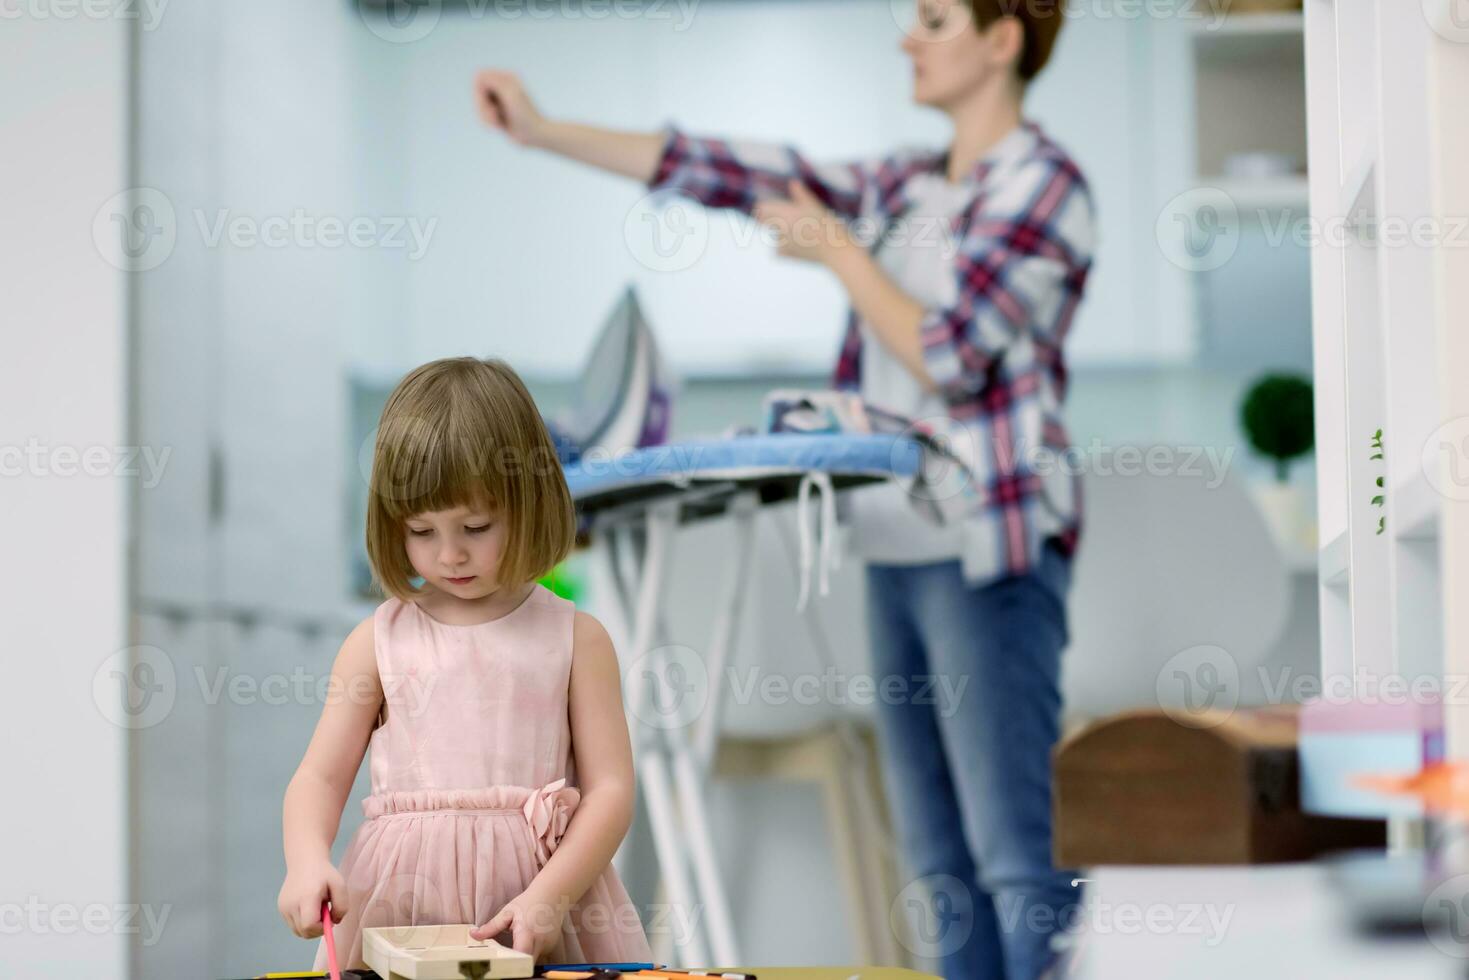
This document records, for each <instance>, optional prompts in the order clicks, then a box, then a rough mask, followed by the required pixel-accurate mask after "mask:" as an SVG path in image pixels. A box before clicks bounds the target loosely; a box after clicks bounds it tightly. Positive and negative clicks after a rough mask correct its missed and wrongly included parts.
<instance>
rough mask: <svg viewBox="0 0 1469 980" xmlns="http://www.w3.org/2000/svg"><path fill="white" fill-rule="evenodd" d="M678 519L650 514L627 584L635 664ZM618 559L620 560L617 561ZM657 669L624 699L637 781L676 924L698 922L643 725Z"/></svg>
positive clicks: (695, 942)
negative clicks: (633, 579) (639, 554)
mask: <svg viewBox="0 0 1469 980" xmlns="http://www.w3.org/2000/svg"><path fill="white" fill-rule="evenodd" d="M676 516H677V515H676V513H672V514H648V515H647V530H646V537H645V540H644V542H643V555H642V558H643V560H642V562H641V567H640V568H639V569H638V570H637V572H636V574H637V579H638V580H637V581H636V582H635V583H629V584H631V585H633V586H634V587H633V588H630V589H628V590H627V594H626V595H625V596H624V599H625V600H631V603H629V604H630V605H631V604H632V603H635V606H634V607H633V608H629V609H627V613H628V615H627V620H628V622H629V623H630V624H631V626H632V640H631V643H630V646H629V649H628V653H629V654H630V655H631V656H633V658H634V659H636V658H637V657H640V656H642V655H643V654H644V653H646V652H649V651H651V650H653V648H654V646H655V642H656V636H655V631H656V625H657V622H656V620H657V611H658V600H659V599H660V598H661V592H662V587H663V574H664V571H665V569H666V566H667V558H668V551H669V545H670V543H671V536H672V530H673V528H672V523H673V520H675V519H676ZM611 533H612V535H613V538H612V542H611V543H612V544H613V545H614V547H617V548H618V549H619V550H620V549H621V548H622V547H623V546H625V545H626V544H630V543H631V542H630V541H629V540H628V539H629V538H630V537H631V536H632V533H633V529H632V528H629V527H626V526H622V527H618V528H615V529H612V531H611ZM615 560H616V556H614V561H615ZM659 666H660V664H658V663H656V662H651V661H650V662H649V664H648V668H649V669H648V670H647V671H646V673H644V672H642V671H640V672H639V674H641V675H643V676H635V677H630V678H629V683H628V685H627V688H628V689H627V691H626V692H625V694H624V696H625V697H626V699H627V702H628V712H629V715H630V716H631V717H630V719H629V727H630V728H631V730H632V743H633V751H634V756H635V765H636V767H637V773H638V780H639V782H640V783H641V784H642V787H643V800H644V804H645V805H646V807H647V810H648V819H649V822H650V823H651V824H652V830H653V846H654V849H655V850H656V852H657V855H658V868H659V873H660V875H661V877H662V880H663V883H664V884H665V885H666V887H667V890H668V897H669V899H670V901H671V903H672V905H673V907H674V910H675V911H676V912H677V913H678V918H676V919H675V920H674V921H675V922H689V921H692V922H697V921H698V919H697V918H695V913H696V912H697V911H698V910H697V906H696V904H695V900H694V893H693V889H692V888H691V887H690V884H689V880H688V875H687V868H686V863H685V855H684V852H683V851H684V849H683V834H682V833H681V832H680V828H679V820H678V813H677V801H676V798H675V794H674V789H673V785H672V778H671V775H670V773H669V765H668V762H669V760H668V754H667V745H666V743H665V742H664V740H663V739H662V738H660V737H659V735H660V734H661V733H659V732H658V731H656V730H652V729H650V728H649V727H648V726H647V725H645V724H644V723H643V722H642V721H641V720H639V719H640V718H641V717H642V711H643V709H644V705H645V704H646V699H647V697H648V695H649V694H650V693H651V692H649V691H648V690H647V683H646V682H645V680H644V677H646V676H651V677H652V678H653V679H654V682H655V683H656V682H657V680H658V679H659V678H661V677H662V674H661V672H660V671H659V669H658V668H659ZM679 938H681V939H682V940H683V941H682V942H681V943H680V945H679V946H678V947H677V950H676V951H677V954H678V957H679V959H680V962H681V963H683V964H684V965H696V964H701V963H705V962H707V953H706V951H705V944H704V938H703V936H702V935H701V934H700V932H699V931H698V930H697V929H692V930H690V931H689V933H688V934H687V935H685V936H681V937H679Z"/></svg>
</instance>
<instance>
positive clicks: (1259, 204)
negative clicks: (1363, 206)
mask: <svg viewBox="0 0 1469 980" xmlns="http://www.w3.org/2000/svg"><path fill="white" fill-rule="evenodd" d="M1303 23H1304V21H1303V19H1302V17H1301V15H1300V14H1290V13H1282V14H1235V15H1232V16H1229V17H1227V18H1225V19H1224V20H1223V21H1222V22H1220V23H1218V24H1212V23H1211V22H1209V21H1203V22H1200V23H1199V24H1198V25H1196V26H1195V27H1194V29H1193V30H1192V32H1191V35H1192V36H1191V37H1190V43H1191V48H1192V51H1191V61H1192V65H1193V91H1194V120H1195V122H1194V126H1195V131H1194V173H1195V174H1196V177H1195V180H1196V183H1197V184H1198V185H1199V186H1201V187H1217V188H1219V189H1221V190H1224V191H1225V192H1226V193H1228V194H1229V195H1230V197H1232V198H1234V201H1235V204H1236V206H1237V207H1239V208H1240V210H1241V212H1242V213H1243V212H1249V211H1254V210H1257V209H1264V210H1272V209H1279V208H1290V209H1293V210H1298V211H1304V209H1305V207H1306V184H1305V177H1304V176H1303V175H1302V174H1301V173H1300V172H1299V171H1300V170H1301V169H1303V168H1304V167H1305V164H1306V104H1305V94H1304V93H1305V60H1304V55H1303V47H1304V45H1303V41H1302V25H1303ZM1245 152H1268V153H1278V154H1283V155H1285V156H1287V157H1290V158H1291V159H1292V160H1293V161H1294V163H1295V172H1292V173H1284V174H1279V175H1272V176H1266V177H1257V178H1241V177H1232V176H1228V175H1227V174H1226V172H1225V160H1226V159H1227V158H1228V157H1229V156H1230V155H1232V154H1235V153H1245Z"/></svg>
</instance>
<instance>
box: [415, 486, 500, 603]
mask: <svg viewBox="0 0 1469 980" xmlns="http://www.w3.org/2000/svg"><path fill="white" fill-rule="evenodd" d="M403 525H404V527H403V547H404V548H405V550H406V551H407V552H408V561H409V563H410V564H411V565H412V566H413V570H414V571H416V572H418V574H419V575H422V576H423V580H424V582H426V583H427V584H429V585H431V586H433V587H434V588H436V589H439V590H441V591H443V592H447V593H449V594H450V595H454V596H458V597H459V598H461V599H480V598H483V597H485V596H487V595H490V594H491V593H493V592H494V591H495V590H496V589H497V588H499V579H498V574H499V569H500V555H501V553H502V551H503V549H504V547H505V522H504V521H503V520H501V519H500V515H499V513H498V512H496V511H495V510H494V509H493V508H490V507H488V506H486V505H483V504H476V505H475V506H474V507H462V506H461V507H455V508H454V509H453V510H434V511H425V512H424V513H422V514H414V515H413V516H412V517H410V518H408V519H407V520H406V521H404V522H403Z"/></svg>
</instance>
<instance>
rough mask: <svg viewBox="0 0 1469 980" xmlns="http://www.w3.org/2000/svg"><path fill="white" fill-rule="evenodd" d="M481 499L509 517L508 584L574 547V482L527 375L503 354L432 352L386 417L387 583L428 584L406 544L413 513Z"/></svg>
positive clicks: (378, 508)
mask: <svg viewBox="0 0 1469 980" xmlns="http://www.w3.org/2000/svg"><path fill="white" fill-rule="evenodd" d="M480 505H484V506H489V507H494V508H497V509H499V510H500V511H501V513H502V515H503V519H504V520H505V521H506V522H507V523H506V539H505V552H504V554H503V555H502V556H501V559H500V574H499V578H500V584H501V585H502V586H508V587H512V588H513V587H516V586H519V585H523V584H525V583H526V582H529V581H531V580H533V579H537V578H540V577H541V576H542V575H544V574H545V573H546V572H548V571H550V570H551V569H552V568H554V567H555V566H556V565H557V563H559V562H560V561H561V560H562V559H563V558H565V557H566V554H567V552H569V551H570V550H571V545H572V541H573V537H574V535H575V533H576V516H575V511H574V509H573V507H572V503H571V492H570V490H568V489H567V486H566V477H565V475H564V474H563V473H562V471H561V463H560V460H559V459H558V457H557V455H556V448H555V445H554V444H553V443H552V441H551V435H550V433H549V432H547V431H546V424H545V422H544V421H543V420H542V419H541V414H540V411H539V410H538V409H537V408H536V403H535V401H534V399H532V398H531V396H530V392H528V391H526V388H525V384H524V383H523V382H522V381H521V380H520V377H519V376H518V375H517V374H516V373H515V371H514V370H512V369H511V367H510V366H509V365H508V364H506V363H505V362H504V361H502V360H499V359H498V358H490V359H487V360H479V359H477V358H473V357H449V358H444V359H442V360H437V361H430V362H429V363H428V364H424V365H422V366H420V367H417V368H414V369H413V370H412V371H410V372H409V373H408V375H407V376H406V377H405V378H404V379H403V380H402V381H400V382H399V383H398V386H397V387H396V388H394V389H393V393H392V394H391V395H389V396H388V402H387V404H386V405H385V406H383V414H382V418H381V420H380V421H379V422H378V429H377V442H376V445H375V446H374V448H373V455H372V477H371V479H370V480H369V484H368V502H367V556H368V559H369V561H370V562H371V563H372V572H373V578H374V579H375V580H376V581H377V583H378V585H379V586H380V587H381V588H382V590H383V591H384V593H385V594H388V595H394V596H397V597H398V598H399V599H402V600H404V601H405V602H406V601H409V600H410V599H412V598H413V597H414V596H417V595H421V594H422V590H420V589H415V588H414V587H413V584H412V582H411V579H412V578H413V577H414V575H415V574H416V573H415V572H414V570H413V566H412V564H411V563H410V562H409V561H408V553H407V550H406V549H405V548H404V546H403V536H404V533H405V532H404V526H405V525H404V522H405V521H406V520H407V519H408V518H409V517H412V516H413V515H415V514H421V513H424V512H425V511H434V510H449V509H452V508H454V507H461V506H463V507H475V506H480Z"/></svg>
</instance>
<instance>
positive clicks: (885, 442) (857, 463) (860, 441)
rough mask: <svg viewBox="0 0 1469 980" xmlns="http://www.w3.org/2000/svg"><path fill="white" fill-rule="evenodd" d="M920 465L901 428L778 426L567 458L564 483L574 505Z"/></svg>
mask: <svg viewBox="0 0 1469 980" xmlns="http://www.w3.org/2000/svg"><path fill="white" fill-rule="evenodd" d="M921 466H922V447H921V446H920V444H919V443H918V442H916V441H915V440H913V439H909V438H907V437H905V436H900V435H888V434H876V435H866V434H857V433H836V434H819V435H808V434H804V433H792V432H779V433H773V434H769V435H747V436H734V437H732V438H728V439H695V440H689V441H686V442H674V443H668V444H666V445H662V446H648V447H646V448H644V449H637V450H633V451H631V452H628V453H622V454H618V455H616V456H613V457H610V458H603V459H597V460H594V461H588V460H586V459H581V460H578V461H577V462H574V463H571V464H569V465H568V466H566V468H565V472H566V483H567V485H568V486H569V487H570V488H571V496H572V499H573V500H575V501H576V502H577V504H578V505H588V504H592V505H595V504H601V503H613V502H616V501H617V499H618V498H622V497H623V496H624V495H626V496H629V497H635V496H638V495H639V494H638V493H637V491H638V490H639V489H640V488H641V489H643V490H646V489H648V488H650V487H654V486H660V485H661V486H665V487H683V486H689V485H692V484H695V483H704V482H726V481H727V482H739V483H750V482H754V483H758V482H760V481H761V480H765V479H771V478H775V479H780V478H789V477H799V476H801V475H803V474H805V473H807V472H810V471H813V470H819V471H822V472H825V473H827V474H829V475H830V476H832V478H833V481H834V482H838V483H839V482H842V481H840V480H839V479H838V478H840V477H850V478H856V481H855V482H867V481H870V480H878V479H883V478H886V477H889V476H913V475H915V474H917V473H918V471H919V469H920V467H921Z"/></svg>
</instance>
